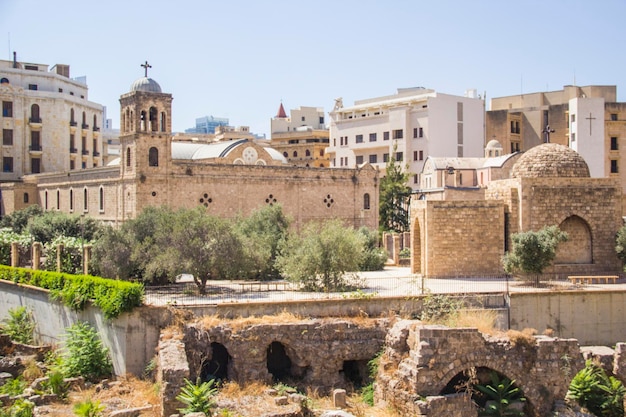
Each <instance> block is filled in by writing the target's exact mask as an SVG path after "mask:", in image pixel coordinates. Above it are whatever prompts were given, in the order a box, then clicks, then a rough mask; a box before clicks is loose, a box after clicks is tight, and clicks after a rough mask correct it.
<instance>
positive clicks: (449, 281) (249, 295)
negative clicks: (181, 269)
mask: <svg viewBox="0 0 626 417" xmlns="http://www.w3.org/2000/svg"><path fill="white" fill-rule="evenodd" d="M408 271H409V270H408V268H396V269H394V270H392V271H389V270H385V271H376V272H365V273H361V274H359V280H358V283H359V285H358V286H357V287H355V289H354V290H349V291H343V292H311V291H303V290H301V289H300V288H299V287H298V286H296V285H292V284H290V283H288V282H286V281H261V282H249V281H209V282H207V285H206V287H205V291H204V293H200V292H199V291H198V287H197V286H196V284H194V283H193V282H192V281H186V282H179V283H176V284H171V285H167V286H158V287H157V286H147V287H146V304H151V305H168V304H171V305H208V304H219V303H229V302H237V303H241V302H272V301H276V302H280V301H298V300H316V299H317V300H319V299H351V298H360V299H367V298H371V297H415V296H421V295H425V294H478V293H480V294H490V293H499V294H509V293H511V292H536V291H576V290H581V289H584V290H594V289H598V290H601V289H606V288H616V287H614V286H615V285H620V284H626V277H625V276H624V274H623V273H622V274H617V275H618V279H617V281H616V282H615V283H613V282H611V283H604V282H597V281H598V280H594V281H593V282H591V283H583V284H579V283H573V282H572V281H571V280H569V279H568V276H567V275H563V274H544V275H541V276H535V277H532V278H529V279H517V278H513V277H511V276H509V275H491V276H480V277H469V276H461V275H459V276H456V277H445V278H422V277H421V276H417V275H411V274H410V273H409V272H408ZM594 275H602V274H594ZM611 275H616V274H614V273H612V274H611Z"/></svg>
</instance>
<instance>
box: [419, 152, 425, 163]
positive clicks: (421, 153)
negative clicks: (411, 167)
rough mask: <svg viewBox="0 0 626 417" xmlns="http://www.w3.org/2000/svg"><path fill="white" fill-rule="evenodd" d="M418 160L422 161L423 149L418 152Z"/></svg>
mask: <svg viewBox="0 0 626 417" xmlns="http://www.w3.org/2000/svg"><path fill="white" fill-rule="evenodd" d="M419 160H420V161H423V160H424V151H420V154H419Z"/></svg>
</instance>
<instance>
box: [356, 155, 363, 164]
mask: <svg viewBox="0 0 626 417" xmlns="http://www.w3.org/2000/svg"><path fill="white" fill-rule="evenodd" d="M362 163H363V155H357V156H356V164H357V165H361V164H362Z"/></svg>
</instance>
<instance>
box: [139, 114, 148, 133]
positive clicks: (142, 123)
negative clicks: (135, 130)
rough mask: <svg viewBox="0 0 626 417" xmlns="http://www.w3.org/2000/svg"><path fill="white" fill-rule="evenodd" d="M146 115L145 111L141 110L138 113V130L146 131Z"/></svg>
mask: <svg viewBox="0 0 626 417" xmlns="http://www.w3.org/2000/svg"><path fill="white" fill-rule="evenodd" d="M146 118H147V115H146V111H145V110H142V111H141V113H140V117H139V130H141V131H144V132H145V131H146V122H147V120H146Z"/></svg>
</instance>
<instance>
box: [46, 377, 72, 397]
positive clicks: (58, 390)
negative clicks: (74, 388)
mask: <svg viewBox="0 0 626 417" xmlns="http://www.w3.org/2000/svg"><path fill="white" fill-rule="evenodd" d="M43 389H44V392H46V393H50V394H55V395H57V396H58V397H59V398H65V397H67V392H68V390H69V384H68V383H67V382H65V377H64V376H63V373H61V372H59V371H52V372H50V373H49V374H48V380H47V381H46V382H44V384H43Z"/></svg>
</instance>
